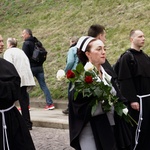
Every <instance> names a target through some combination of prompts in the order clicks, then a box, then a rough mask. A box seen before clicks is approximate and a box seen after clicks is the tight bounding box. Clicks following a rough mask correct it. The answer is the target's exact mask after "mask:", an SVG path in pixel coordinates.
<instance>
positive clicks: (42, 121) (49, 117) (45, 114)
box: [30, 107, 68, 129]
mask: <svg viewBox="0 0 150 150" xmlns="http://www.w3.org/2000/svg"><path fill="white" fill-rule="evenodd" d="M30 116H31V121H32V122H33V126H36V127H49V128H56V129H68V115H64V114H63V113H62V109H57V108H56V109H54V110H44V109H43V108H35V107H34V108H33V107H31V110H30Z"/></svg>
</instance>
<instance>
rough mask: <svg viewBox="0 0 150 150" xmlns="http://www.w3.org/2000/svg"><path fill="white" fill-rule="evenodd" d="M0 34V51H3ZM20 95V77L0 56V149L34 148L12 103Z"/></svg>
mask: <svg viewBox="0 0 150 150" xmlns="http://www.w3.org/2000/svg"><path fill="white" fill-rule="evenodd" d="M3 46H4V43H3V38H2V36H1V35H0V53H2V52H3ZM19 96H20V77H19V75H18V73H17V71H16V69H15V67H14V65H13V64H11V63H10V62H8V61H6V60H4V59H2V58H0V150H35V147H34V144H33V141H32V138H31V135H30V132H29V130H28V128H27V126H26V124H25V122H24V119H23V118H22V116H21V114H20V112H19V111H18V109H17V108H16V107H15V105H14V103H15V101H17V100H18V99H19Z"/></svg>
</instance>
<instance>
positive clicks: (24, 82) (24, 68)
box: [3, 47, 35, 87]
mask: <svg viewBox="0 0 150 150" xmlns="http://www.w3.org/2000/svg"><path fill="white" fill-rule="evenodd" d="M3 57H4V59H6V60H7V61H9V62H10V63H12V64H13V65H14V66H15V68H16V70H17V72H18V74H19V76H20V78H21V85H20V86H21V87H22V86H35V80H34V77H33V74H32V71H31V68H30V63H29V59H28V57H27V56H26V54H25V53H24V51H23V50H21V49H19V48H16V47H13V48H9V49H7V50H6V51H5V52H4V56H3Z"/></svg>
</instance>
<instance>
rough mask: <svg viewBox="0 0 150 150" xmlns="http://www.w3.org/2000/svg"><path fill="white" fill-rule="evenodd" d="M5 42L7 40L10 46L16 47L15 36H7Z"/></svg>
mask: <svg viewBox="0 0 150 150" xmlns="http://www.w3.org/2000/svg"><path fill="white" fill-rule="evenodd" d="M7 42H9V43H10V45H11V46H13V47H17V40H16V39H15V38H8V39H7Z"/></svg>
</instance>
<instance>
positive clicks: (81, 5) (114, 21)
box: [0, 0, 150, 99]
mask: <svg viewBox="0 0 150 150" xmlns="http://www.w3.org/2000/svg"><path fill="white" fill-rule="evenodd" d="M0 10H1V11H0V34H2V36H3V38H4V41H6V39H7V38H8V37H15V38H17V39H18V47H19V48H21V47H22V43H23V40H22V39H21V34H22V30H23V29H24V28H30V29H32V31H33V34H34V36H36V37H37V38H38V39H39V40H41V41H42V43H43V44H44V46H45V48H46V49H47V50H48V58H47V61H46V62H45V64H44V68H45V71H46V72H45V74H46V82H47V84H48V86H49V89H50V91H51V94H52V97H53V98H54V99H57V98H59V97H64V98H66V97H67V86H68V85H67V83H64V84H63V85H59V84H58V83H57V81H56V72H57V70H58V69H64V68H65V65H66V53H67V51H68V49H69V38H70V37H71V36H74V35H77V36H82V35H86V34H87V30H88V28H89V26H90V25H92V24H95V23H99V24H102V25H104V26H105V27H106V31H107V42H106V46H107V47H108V49H107V57H108V60H109V61H110V63H111V64H113V63H115V62H116V60H117V58H118V57H119V56H120V54H121V53H122V52H124V51H125V50H126V49H127V48H128V47H129V46H130V43H129V39H128V35H129V31H130V30H131V29H134V28H135V29H141V30H143V32H144V33H145V37H146V44H145V47H144V48H143V49H144V50H145V51H146V52H147V53H148V54H149V53H150V45H149V43H150V36H149V35H150V30H149V26H150V23H149V19H148V18H149V15H150V3H149V1H148V0H142V1H138V0H115V1H114V0H93V1H91V0H32V1H31V0H30V1H29V0H1V3H0ZM5 48H6V45H5ZM38 88H39V87H38V86H37V87H35V88H34V90H33V93H31V95H39V93H40V94H41V93H42V92H39V90H38ZM62 91H63V92H62ZM64 91H66V92H64Z"/></svg>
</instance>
